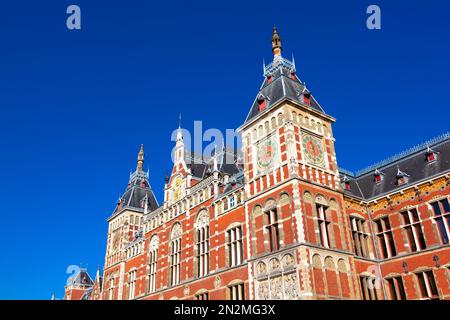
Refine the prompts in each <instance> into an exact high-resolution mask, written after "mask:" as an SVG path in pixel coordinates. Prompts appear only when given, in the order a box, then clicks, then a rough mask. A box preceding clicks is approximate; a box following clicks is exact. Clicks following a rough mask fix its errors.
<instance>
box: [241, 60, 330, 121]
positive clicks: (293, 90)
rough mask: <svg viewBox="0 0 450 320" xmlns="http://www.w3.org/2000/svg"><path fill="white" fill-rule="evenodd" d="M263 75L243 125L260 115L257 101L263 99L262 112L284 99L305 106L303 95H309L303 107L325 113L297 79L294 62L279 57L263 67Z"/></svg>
mask: <svg viewBox="0 0 450 320" xmlns="http://www.w3.org/2000/svg"><path fill="white" fill-rule="evenodd" d="M264 75H265V77H266V78H265V79H264V82H263V84H262V86H261V88H260V89H259V92H258V94H257V95H256V98H255V100H254V102H253V105H252V107H251V109H250V112H249V113H248V115H247V118H246V120H245V123H247V122H248V121H250V120H251V119H253V118H255V117H256V116H257V115H258V114H259V113H260V111H259V106H260V103H259V102H258V99H265V101H266V106H265V108H264V110H267V109H270V108H271V107H272V106H274V105H275V104H277V103H279V102H280V101H282V100H284V99H288V100H291V101H295V102H297V103H301V104H305V102H304V96H305V94H310V95H311V96H310V104H305V106H307V107H309V108H312V109H313V110H316V111H318V112H321V113H324V114H325V111H324V110H323V109H322V107H321V106H320V105H319V103H318V102H317V100H316V99H315V98H314V97H313V96H312V94H311V92H310V91H309V90H308V89H307V88H306V85H305V84H304V83H302V82H301V80H300V79H299V78H298V77H297V75H296V73H295V62H291V61H289V60H287V59H285V58H282V57H280V59H278V60H274V61H273V62H272V63H270V64H269V65H267V66H264ZM269 78H270V80H269Z"/></svg>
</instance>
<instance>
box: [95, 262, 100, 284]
mask: <svg viewBox="0 0 450 320" xmlns="http://www.w3.org/2000/svg"><path fill="white" fill-rule="evenodd" d="M100 277H101V275H100V265H98V267H97V274H96V275H95V281H96V282H97V283H100Z"/></svg>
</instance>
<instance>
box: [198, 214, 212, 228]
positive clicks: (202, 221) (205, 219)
mask: <svg viewBox="0 0 450 320" xmlns="http://www.w3.org/2000/svg"><path fill="white" fill-rule="evenodd" d="M206 226H209V212H208V211H207V210H203V211H202V212H200V213H199V215H198V218H197V222H196V223H195V228H196V229H201V228H203V227H206Z"/></svg>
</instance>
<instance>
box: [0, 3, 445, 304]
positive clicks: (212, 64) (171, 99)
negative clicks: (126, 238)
mask: <svg viewBox="0 0 450 320" xmlns="http://www.w3.org/2000/svg"><path fill="white" fill-rule="evenodd" d="M70 4H77V5H79V6H80V7H81V11H82V29H81V30H79V31H69V30H67V29H66V26H65V20H66V17H67V15H66V8H67V6H68V5H70ZM370 4H378V5H379V6H380V7H381V10H382V29H381V30H379V31H370V30H368V29H367V28H366V26H365V20H366V17H367V15H366V13H365V11H366V8H367V6H368V5H370ZM448 12H450V3H449V2H448V1H444V0H442V1H438V0H435V1H430V2H428V3H427V5H426V6H424V5H423V1H411V0H409V1H370V2H369V1H362V0H359V1H356V0H355V1H331V0H330V1H323V0H315V1H301V0H296V1H282V2H280V1H256V2H251V1H246V2H243V1H207V2H196V1H195V2H194V1H180V2H176V1H162V2H161V1H158V2H157V3H154V2H150V1H144V0H142V1H126V2H124V1H122V2H116V1H81V0H74V1H71V2H68V1H14V2H13V1H9V2H8V3H6V2H5V3H2V6H1V9H0V35H1V38H0V58H1V59H0V121H1V125H0V150H1V151H0V152H1V153H0V154H1V157H0V168H1V169H0V180H1V183H0V201H1V203H2V206H1V208H0V215H1V219H2V220H1V221H2V224H1V225H2V232H1V233H0V243H1V249H2V252H3V254H2V255H1V257H2V261H1V264H0V269H1V271H2V274H4V275H5V276H4V278H3V279H2V282H1V284H0V299H47V298H50V295H51V293H52V291H55V292H56V295H57V296H58V297H62V295H63V286H64V283H65V280H66V278H67V276H68V275H67V274H66V273H65V271H66V268H67V266H69V265H72V264H80V263H82V264H83V265H84V266H86V265H87V267H88V269H89V271H90V273H91V275H92V276H94V275H95V270H96V268H97V265H98V264H100V265H103V261H104V254H105V244H106V231H107V224H106V221H105V219H106V218H107V217H108V216H109V215H110V214H111V212H112V210H113V208H114V204H115V201H116V199H117V198H118V196H119V195H120V194H121V192H122V191H123V190H124V188H125V186H126V183H127V181H128V175H129V172H130V170H132V169H134V167H135V161H136V156H137V152H138V148H139V145H140V144H141V143H143V144H145V146H146V160H147V161H146V163H145V167H146V168H147V167H148V168H149V170H150V179H151V183H152V186H153V188H154V189H155V191H156V194H157V196H158V198H159V200H161V199H162V192H161V190H162V186H163V182H164V175H165V173H166V171H168V170H170V169H171V160H170V151H171V149H172V147H173V143H172V142H171V140H170V135H171V132H172V130H173V129H174V128H176V127H177V125H178V114H179V113H180V112H181V113H182V114H183V126H184V127H187V128H188V129H191V128H192V126H193V122H194V120H202V121H203V127H204V128H219V129H221V130H225V129H227V128H236V127H238V126H239V125H240V124H242V122H243V121H244V119H245V116H246V115H247V112H248V110H249V108H250V105H251V103H252V102H253V99H254V98H255V95H256V93H257V90H258V88H259V86H260V84H261V82H262V60H263V58H264V59H265V60H266V61H270V59H271V57H272V55H271V47H270V38H271V32H272V27H273V25H274V24H276V25H277V26H278V28H279V31H280V34H281V36H282V39H283V44H284V51H283V53H284V55H285V56H287V57H290V56H291V54H292V53H294V54H295V58H296V63H297V71H298V72H297V73H298V75H299V76H300V78H301V79H302V80H304V81H306V83H307V85H308V87H309V89H310V90H311V91H312V93H313V94H314V95H315V97H316V98H317V99H318V100H319V102H320V103H321V105H322V106H323V107H324V109H325V111H326V112H327V113H328V114H330V115H332V116H334V117H335V118H336V119H337V121H336V124H335V126H334V134H335V138H336V148H337V153H338V163H339V165H340V166H341V167H345V168H347V169H350V170H357V169H360V168H362V167H364V166H366V165H370V164H372V163H373V162H377V161H379V160H382V159H384V158H386V157H388V156H390V155H392V154H394V153H397V152H400V151H402V150H404V149H406V148H408V147H410V146H413V145H415V144H417V143H420V142H422V141H424V140H427V139H429V138H432V137H434V136H436V135H439V134H441V133H443V132H445V131H448V129H449V128H448V127H449V126H448V119H449V116H450V108H449V105H450V96H449V95H448V88H449V87H450V79H449V78H450V76H449V74H450V63H449V60H448V57H449V56H450V45H449V42H448V39H449V33H450V32H449V31H450V26H449V24H448Z"/></svg>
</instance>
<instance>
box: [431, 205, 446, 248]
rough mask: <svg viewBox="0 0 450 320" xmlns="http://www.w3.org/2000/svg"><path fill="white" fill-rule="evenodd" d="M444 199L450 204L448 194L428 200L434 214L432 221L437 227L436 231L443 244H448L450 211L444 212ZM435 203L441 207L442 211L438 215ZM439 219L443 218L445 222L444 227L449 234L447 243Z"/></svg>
mask: <svg viewBox="0 0 450 320" xmlns="http://www.w3.org/2000/svg"><path fill="white" fill-rule="evenodd" d="M443 200H447V202H448V203H449V205H450V198H449V197H448V196H445V197H438V198H436V199H433V200H430V201H429V202H427V205H428V208H429V209H430V210H431V212H432V214H431V216H432V221H433V225H434V226H435V228H436V232H437V235H438V238H439V242H440V244H441V245H446V244H449V243H450V222H449V217H450V211H449V212H442V209H443V206H442V205H441V204H440V202H441V201H443ZM434 203H438V206H439V209H440V211H441V214H440V216H436V213H435V212H436V211H435V210H434V206H433V204H434ZM438 219H442V220H443V223H444V228H445V231H446V236H447V243H445V241H444V237H443V235H442V230H441V227H440V225H439V224H438V222H437V220H438Z"/></svg>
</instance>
